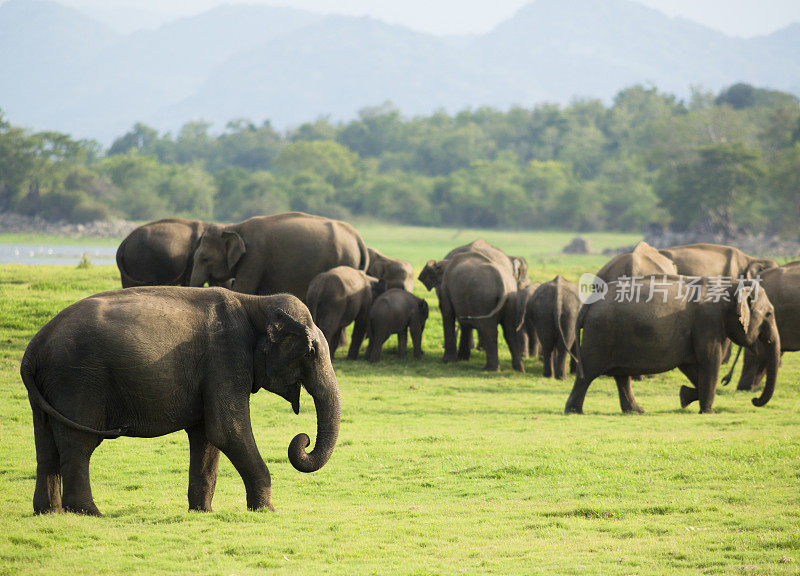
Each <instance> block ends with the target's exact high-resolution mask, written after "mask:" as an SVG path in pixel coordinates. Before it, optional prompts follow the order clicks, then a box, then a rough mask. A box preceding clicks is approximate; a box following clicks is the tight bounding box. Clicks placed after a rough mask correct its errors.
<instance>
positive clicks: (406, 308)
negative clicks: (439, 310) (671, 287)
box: [367, 288, 428, 362]
mask: <svg viewBox="0 0 800 576" xmlns="http://www.w3.org/2000/svg"><path fill="white" fill-rule="evenodd" d="M427 319H428V303H427V302H425V300H423V299H422V298H418V297H416V296H414V295H413V294H411V293H410V292H408V291H407V290H403V289H400V288H392V289H390V290H387V291H386V292H384V293H383V294H381V295H380V296H378V297H377V298H376V299H375V301H374V302H373V303H372V308H370V311H369V322H368V325H367V337H368V338H369V345H368V346H367V360H369V361H370V362H379V361H380V359H381V350H382V348H383V344H384V343H385V342H386V340H388V339H389V336H391V335H392V334H397V354H398V356H399V357H400V358H405V357H406V344H407V342H408V334H409V332H410V333H411V342H412V344H413V346H414V358H422V332H423V331H424V330H425V321H426V320H427Z"/></svg>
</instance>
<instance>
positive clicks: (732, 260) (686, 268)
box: [659, 244, 778, 280]
mask: <svg viewBox="0 0 800 576" xmlns="http://www.w3.org/2000/svg"><path fill="white" fill-rule="evenodd" d="M659 253H661V254H662V255H663V256H665V257H667V258H669V259H670V260H672V261H673V262H674V263H675V266H676V268H677V269H678V274H682V275H684V276H725V277H728V278H731V279H733V280H735V279H737V278H739V277H740V276H741V277H743V278H748V279H752V278H755V277H756V276H758V275H759V274H760V273H761V272H762V271H763V270H768V269H770V268H776V267H777V266H778V263H777V262H775V260H770V259H769V258H753V257H752V256H748V255H747V254H745V253H744V252H742V251H741V250H739V249H738V248H733V247H731V246H722V245H720V244H687V245H685V246H673V247H672V248H666V249H664V250H659Z"/></svg>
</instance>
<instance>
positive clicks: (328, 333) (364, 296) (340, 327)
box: [306, 266, 386, 360]
mask: <svg viewBox="0 0 800 576" xmlns="http://www.w3.org/2000/svg"><path fill="white" fill-rule="evenodd" d="M385 290H386V283H385V282H384V281H383V280H381V279H379V278H374V277H372V276H370V275H368V274H367V273H366V272H364V271H362V270H355V269H353V268H349V267H347V266H337V267H336V268H334V269H332V270H329V271H327V272H322V273H321V274H317V276H315V277H314V279H313V280H312V281H311V284H310V285H309V287H308V292H307V293H306V302H307V303H308V308H309V309H310V310H311V316H312V318H313V319H314V322H315V323H316V324H317V326H319V328H320V330H322V333H323V334H324V335H325V339H326V340H327V341H328V346H329V348H330V354H331V360H333V356H334V354H335V353H336V349H337V348H338V346H339V343H340V342H341V338H342V333H343V331H344V329H345V328H346V327H347V326H349V325H350V324H351V323H354V325H353V334H352V336H351V338H350V350H349V351H348V353H347V358H348V359H350V360H355V359H356V358H358V351H359V350H360V349H361V344H362V343H363V342H364V337H365V336H366V333H367V320H368V317H369V309H370V306H372V301H373V300H374V299H375V298H377V297H378V296H379V295H380V294H382V293H383V292H384V291H385Z"/></svg>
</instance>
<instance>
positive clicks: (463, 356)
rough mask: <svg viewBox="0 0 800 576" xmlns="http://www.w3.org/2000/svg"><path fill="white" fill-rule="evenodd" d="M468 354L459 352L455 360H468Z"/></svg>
mask: <svg viewBox="0 0 800 576" xmlns="http://www.w3.org/2000/svg"><path fill="white" fill-rule="evenodd" d="M469 356H470V353H469V352H459V353H458V355H457V356H456V358H457V359H458V360H469Z"/></svg>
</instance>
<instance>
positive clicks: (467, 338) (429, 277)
mask: <svg viewBox="0 0 800 576" xmlns="http://www.w3.org/2000/svg"><path fill="white" fill-rule="evenodd" d="M465 252H478V253H481V254H484V255H485V256H487V257H488V258H490V259H492V260H494V261H495V262H497V263H498V264H500V265H501V266H503V267H508V266H510V267H511V269H512V270H513V274H514V276H515V277H516V278H517V282H518V285H519V286H520V287H521V288H524V287H525V286H527V285H528V284H529V283H530V281H529V280H528V263H527V262H526V261H525V259H524V258H522V257H520V256H507V255H506V254H505V252H503V251H502V250H500V248H497V247H496V246H492V245H491V244H489V243H488V242H487V241H486V240H483V239H481V238H479V239H477V240H473V241H472V242H470V243H469V244H465V245H464V246H459V247H458V248H454V249H453V250H451V251H450V252H449V253H448V254H447V256H445V257H444V258H443V259H442V260H439V261H438V262H437V261H436V260H428V262H427V264H425V267H424V268H423V269H422V271H421V272H420V274H419V280H420V282H422V284H423V285H424V286H425V288H426V289H427V290H428V291H430V290H431V289H434V288H435V289H436V298H437V299H438V300H439V309H441V308H442V296H441V288H440V287H441V284H442V278H443V277H444V271H445V269H446V268H447V265H448V263H449V262H450V260H451V259H452V258H453V257H455V256H457V255H459V254H463V253H465ZM460 328H461V336H460V339H459V346H458V359H459V360H468V359H469V355H470V350H472V348H473V347H474V345H473V339H472V329H471V328H465V327H464V326H463V325H460ZM478 344H479V347H480V348H482V347H483V342H481V341H480V340H479V341H478Z"/></svg>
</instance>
